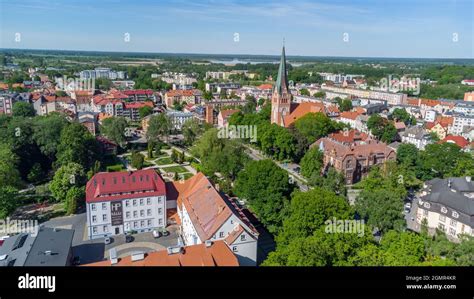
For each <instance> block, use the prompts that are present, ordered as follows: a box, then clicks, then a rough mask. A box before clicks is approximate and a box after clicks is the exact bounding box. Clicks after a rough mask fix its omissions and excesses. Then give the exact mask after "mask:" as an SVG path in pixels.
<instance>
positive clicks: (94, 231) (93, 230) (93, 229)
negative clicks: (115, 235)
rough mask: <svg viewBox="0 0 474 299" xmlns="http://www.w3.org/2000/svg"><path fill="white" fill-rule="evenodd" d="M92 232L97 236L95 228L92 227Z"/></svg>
mask: <svg viewBox="0 0 474 299" xmlns="http://www.w3.org/2000/svg"><path fill="white" fill-rule="evenodd" d="M92 232H93V233H94V234H97V226H94V227H93V228H92Z"/></svg>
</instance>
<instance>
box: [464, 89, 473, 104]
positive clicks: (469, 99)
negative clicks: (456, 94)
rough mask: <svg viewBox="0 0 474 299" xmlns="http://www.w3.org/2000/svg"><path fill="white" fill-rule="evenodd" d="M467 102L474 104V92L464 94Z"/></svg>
mask: <svg viewBox="0 0 474 299" xmlns="http://www.w3.org/2000/svg"><path fill="white" fill-rule="evenodd" d="M464 101H465V102H474V91H468V92H466V93H464Z"/></svg>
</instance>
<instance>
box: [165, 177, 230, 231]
mask: <svg viewBox="0 0 474 299" xmlns="http://www.w3.org/2000/svg"><path fill="white" fill-rule="evenodd" d="M173 185H174V186H175V188H176V191H177V206H178V208H180V207H181V206H183V205H184V207H185V208H186V211H187V212H188V215H189V217H190V218H191V221H192V223H193V225H194V228H195V229H196V232H197V234H198V235H199V237H200V239H201V240H208V239H210V238H212V236H213V235H214V234H215V233H216V231H217V230H218V229H219V228H220V227H221V226H222V225H223V224H224V223H225V222H226V221H227V219H229V217H230V216H231V215H232V211H231V209H230V207H229V206H228V205H227V203H226V202H225V201H224V199H223V198H222V196H221V194H220V193H219V192H218V191H217V190H216V189H215V188H214V186H213V185H212V184H211V182H210V181H209V180H208V179H207V177H206V176H204V174H202V173H198V174H196V175H194V176H193V177H191V178H189V179H187V180H186V181H184V182H182V183H180V182H173Z"/></svg>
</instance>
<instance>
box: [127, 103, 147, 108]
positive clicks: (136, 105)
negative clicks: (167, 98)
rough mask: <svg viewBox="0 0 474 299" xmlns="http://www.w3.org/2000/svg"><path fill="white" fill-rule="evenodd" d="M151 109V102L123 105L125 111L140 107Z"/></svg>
mask: <svg viewBox="0 0 474 299" xmlns="http://www.w3.org/2000/svg"><path fill="white" fill-rule="evenodd" d="M145 106H148V107H151V108H153V102H133V103H125V109H139V108H142V107H145Z"/></svg>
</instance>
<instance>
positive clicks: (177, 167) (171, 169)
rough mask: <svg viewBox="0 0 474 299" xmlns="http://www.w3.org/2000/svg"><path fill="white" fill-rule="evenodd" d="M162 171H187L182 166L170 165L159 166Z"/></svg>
mask: <svg viewBox="0 0 474 299" xmlns="http://www.w3.org/2000/svg"><path fill="white" fill-rule="evenodd" d="M161 169H162V170H163V171H166V172H173V173H174V172H177V173H182V172H188V170H187V169H186V168H184V167H182V166H171V167H165V168H161Z"/></svg>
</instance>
